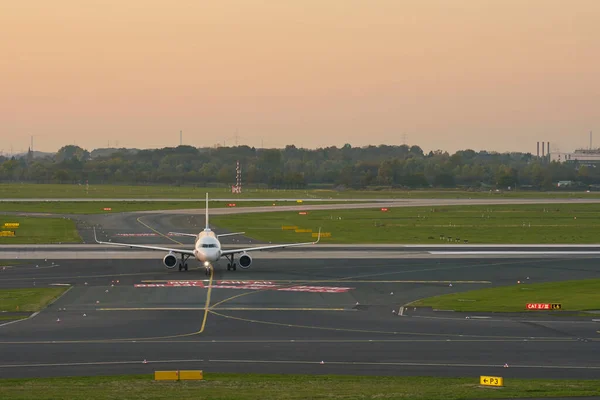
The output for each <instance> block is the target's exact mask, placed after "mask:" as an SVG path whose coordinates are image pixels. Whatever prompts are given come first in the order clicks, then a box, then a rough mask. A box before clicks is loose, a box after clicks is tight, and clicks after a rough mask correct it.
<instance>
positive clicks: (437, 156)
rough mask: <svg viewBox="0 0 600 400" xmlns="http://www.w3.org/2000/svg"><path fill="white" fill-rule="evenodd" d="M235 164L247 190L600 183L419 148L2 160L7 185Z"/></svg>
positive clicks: (186, 179) (211, 177) (221, 173)
mask: <svg viewBox="0 0 600 400" xmlns="http://www.w3.org/2000/svg"><path fill="white" fill-rule="evenodd" d="M236 161H239V162H240V166H241V168H242V181H243V184H244V185H245V186H246V187H268V188H280V189H283V188H288V189H298V188H306V187H318V186H323V187H332V186H334V187H346V188H355V189H359V188H367V187H397V188H428V187H436V188H456V187H462V188H474V189H475V188H477V189H482V188H483V189H487V188H490V189H491V188H497V189H508V188H530V189H538V190H548V189H552V188H556V183H557V181H573V182H577V183H578V184H579V185H580V186H581V187H586V188H587V187H588V186H589V185H597V184H600V171H598V169H597V168H595V167H594V166H585V165H578V164H576V163H557V162H548V160H547V159H546V158H543V159H542V158H540V157H536V156H534V155H532V154H530V153H496V152H488V151H478V152H477V151H474V150H460V151H457V152H456V153H454V154H449V153H448V152H445V151H441V150H438V151H431V152H429V153H424V152H423V150H422V149H421V148H420V147H419V146H407V145H401V146H388V145H380V146H367V147H352V146H351V145H349V144H346V145H344V146H342V147H339V148H338V147H335V146H334V147H326V148H319V149H303V148H297V147H295V146H293V145H289V146H286V147H285V148H284V149H256V148H254V147H248V146H236V147H216V148H195V147H192V146H178V147H172V148H163V149H156V150H138V149H124V148H123V149H96V150H93V151H92V152H89V151H87V150H85V149H82V148H81V147H78V146H73V145H69V146H65V147H63V148H61V149H60V150H59V151H58V152H57V153H56V154H54V155H49V156H45V157H35V158H34V157H33V154H32V153H31V152H30V153H28V154H27V155H25V156H23V157H5V156H0V181H2V182H35V183H85V182H86V181H87V182H89V183H90V184H175V185H197V186H211V185H233V184H235V179H236Z"/></svg>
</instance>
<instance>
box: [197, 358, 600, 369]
mask: <svg viewBox="0 0 600 400" xmlns="http://www.w3.org/2000/svg"><path fill="white" fill-rule="evenodd" d="M208 361H209V362H216V363H240V364H241V363H246V364H320V361H300V360H227V359H225V360H213V359H209V360H208ZM325 364H331V365H379V366H395V367H453V368H455V367H459V368H465V367H466V368H474V367H477V368H492V367H503V366H504V364H458V363H418V362H368V361H325ZM511 368H534V369H537V368H539V369H599V370H600V365H581V366H579V365H547V364H544V365H526V364H523V365H520V364H511Z"/></svg>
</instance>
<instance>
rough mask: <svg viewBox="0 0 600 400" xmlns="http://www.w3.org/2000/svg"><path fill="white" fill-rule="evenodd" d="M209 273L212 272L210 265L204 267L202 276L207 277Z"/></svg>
mask: <svg viewBox="0 0 600 400" xmlns="http://www.w3.org/2000/svg"><path fill="white" fill-rule="evenodd" d="M211 271H212V265H210V264H206V265H204V274H205V275H206V276H209V275H210V273H211Z"/></svg>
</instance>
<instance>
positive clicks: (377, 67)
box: [0, 0, 600, 154]
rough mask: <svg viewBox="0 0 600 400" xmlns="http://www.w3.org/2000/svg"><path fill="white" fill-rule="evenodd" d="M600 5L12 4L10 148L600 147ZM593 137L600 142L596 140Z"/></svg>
mask: <svg viewBox="0 0 600 400" xmlns="http://www.w3.org/2000/svg"><path fill="white" fill-rule="evenodd" d="M598 21H600V1H598V0H572V1H564V0H527V1H523V0H373V1H365V0H301V1H291V0H290V1H280V0H219V1H198V0H177V1H170V0H86V1H81V0H53V1H47V0H19V1H11V0H0V152H2V153H4V154H6V153H9V152H10V149H11V148H12V149H13V150H12V151H13V152H17V151H22V150H27V148H28V146H29V144H30V141H31V137H32V136H33V140H34V149H35V150H39V151H56V150H58V149H59V148H60V147H62V146H64V145H67V144H76V145H78V146H81V147H84V148H86V149H88V150H92V149H94V148H101V147H107V146H110V147H115V146H118V147H136V148H158V147H166V146H177V145H178V144H179V139H180V134H179V132H180V131H183V144H187V145H193V146H196V147H207V146H213V145H215V144H217V143H218V144H220V145H227V146H231V145H235V144H236V143H237V144H240V145H241V144H246V145H249V146H255V147H283V146H285V145H288V144H294V145H296V146H297V147H307V148H316V147H325V146H334V145H335V146H338V147H339V146H342V145H344V144H345V143H349V144H351V145H352V146H366V145H379V144H390V145H400V144H403V143H406V144H409V145H415V144H416V145H419V146H421V147H422V148H423V149H424V150H425V151H429V150H436V149H442V150H447V151H449V152H454V151H456V150H459V149H466V148H471V149H475V150H492V151H499V152H504V151H524V152H532V153H535V151H536V142H538V141H540V142H541V141H549V142H550V143H551V150H553V151H554V150H561V151H570V150H573V149H575V148H579V147H588V146H589V132H590V131H594V133H595V134H596V136H597V138H598V139H597V140H596V143H597V146H598V147H600V73H599V71H600V23H598ZM597 146H596V145H595V144H593V147H597Z"/></svg>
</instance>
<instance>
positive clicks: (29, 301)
mask: <svg viewBox="0 0 600 400" xmlns="http://www.w3.org/2000/svg"><path fill="white" fill-rule="evenodd" d="M68 289H69V288H68V287H64V286H61V287H51V288H27V289H0V311H8V312H12V311H28V312H36V311H40V310H41V309H43V308H44V307H46V306H47V305H48V304H50V303H51V302H52V301H54V300H55V299H57V298H58V297H59V296H60V295H62V294H63V293H64V292H66V291H67V290H68Z"/></svg>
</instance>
